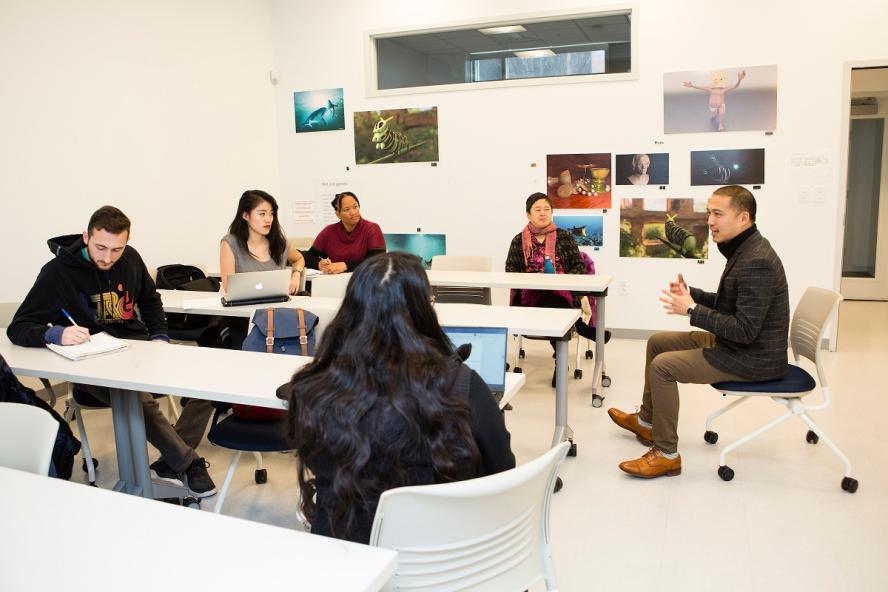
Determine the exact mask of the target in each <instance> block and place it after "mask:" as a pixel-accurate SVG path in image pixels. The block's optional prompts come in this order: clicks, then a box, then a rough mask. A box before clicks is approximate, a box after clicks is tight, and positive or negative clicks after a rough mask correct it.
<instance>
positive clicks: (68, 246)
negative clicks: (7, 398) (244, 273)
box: [6, 235, 167, 347]
mask: <svg viewBox="0 0 888 592" xmlns="http://www.w3.org/2000/svg"><path fill="white" fill-rule="evenodd" d="M47 244H48V245H49V249H50V251H52V252H53V253H54V254H55V257H54V258H53V259H51V260H50V261H49V262H47V263H46V265H44V266H43V269H41V270H40V274H39V275H38V276H37V280H36V281H35V282H34V286H33V287H32V288H31V291H30V292H28V295H27V296H25V300H24V302H22V305H21V306H20V307H19V309H18V311H16V313H15V317H14V318H13V319H12V322H11V323H10V325H9V327H8V328H7V329H6V334H7V335H8V336H9V340H10V341H12V342H13V343H15V344H16V345H24V346H29V347H42V346H43V345H44V344H45V343H46V334H47V331H48V330H50V329H49V328H48V327H47V324H51V325H53V326H60V327H67V326H70V325H71V322H70V321H69V320H68V319H67V318H65V316H64V314H63V313H62V309H63V308H64V309H65V310H66V311H68V313H70V314H71V316H72V317H74V320H75V321H76V322H77V324H78V325H80V326H82V327H86V328H88V329H89V332H90V333H98V332H100V331H105V332H107V333H110V334H111V335H113V336H115V337H120V338H123V339H149V338H151V339H153V338H157V337H161V338H165V337H166V333H167V324H166V317H165V316H164V312H163V303H162V302H161V300H160V295H159V294H158V293H157V290H156V289H155V286H154V280H152V279H151V276H150V275H149V274H148V269H147V268H146V267H145V263H144V262H143V261H142V258H141V257H140V256H139V253H137V252H136V250H135V249H134V248H132V247H130V246H127V247H126V248H125V249H124V251H123V254H122V255H121V257H120V259H118V260H117V262H116V263H115V264H114V266H113V267H112V268H111V269H109V270H107V271H103V270H100V269H98V268H97V267H96V266H95V264H94V263H93V262H92V261H90V260H89V258H88V257H85V256H84V249H85V247H86V245H85V244H84V242H83V238H82V237H81V236H80V235H67V236H61V237H56V238H52V239H50V240H49V241H47Z"/></svg>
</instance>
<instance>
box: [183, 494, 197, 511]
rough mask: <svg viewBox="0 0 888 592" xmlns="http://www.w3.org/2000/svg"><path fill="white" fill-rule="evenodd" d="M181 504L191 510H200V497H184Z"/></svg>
mask: <svg viewBox="0 0 888 592" xmlns="http://www.w3.org/2000/svg"><path fill="white" fill-rule="evenodd" d="M182 505H183V506H184V507H186V508H191V509H192V510H200V499H199V498H196V497H186V498H184V499H183V500H182Z"/></svg>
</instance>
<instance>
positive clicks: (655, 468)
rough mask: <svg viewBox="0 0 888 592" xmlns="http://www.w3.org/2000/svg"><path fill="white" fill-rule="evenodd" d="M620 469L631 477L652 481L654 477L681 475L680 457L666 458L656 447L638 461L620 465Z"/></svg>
mask: <svg viewBox="0 0 888 592" xmlns="http://www.w3.org/2000/svg"><path fill="white" fill-rule="evenodd" d="M620 469H621V470H622V471H623V472H625V473H629V474H630V475H632V476H633V477H641V478H643V479H653V478H654V477H662V476H663V475H666V476H669V477H671V476H673V475H681V455H680V454H679V455H678V456H676V457H675V458H673V459H669V458H666V457H665V456H663V453H662V452H660V450H659V449H658V448H656V447H651V449H650V450H648V451H647V452H645V453H644V456H642V457H641V458H639V459H636V460H627V461H625V462H621V463H620Z"/></svg>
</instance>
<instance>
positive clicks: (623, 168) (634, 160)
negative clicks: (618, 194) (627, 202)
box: [616, 152, 669, 185]
mask: <svg viewBox="0 0 888 592" xmlns="http://www.w3.org/2000/svg"><path fill="white" fill-rule="evenodd" d="M616 163H617V166H616V168H617V185H668V184H669V154H668V153H666V152H661V153H654V154H651V153H641V154H617V156H616Z"/></svg>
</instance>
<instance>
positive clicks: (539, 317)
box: [158, 272, 604, 455]
mask: <svg viewBox="0 0 888 592" xmlns="http://www.w3.org/2000/svg"><path fill="white" fill-rule="evenodd" d="M460 273H462V272H460ZM340 275H344V274H340ZM509 275H533V274H509ZM584 277H594V276H584ZM158 293H159V294H160V295H161V299H162V300H163V308H164V310H165V311H166V312H178V313H182V312H187V313H190V314H205V315H215V314H223V315H226V316H240V317H246V318H252V316H253V311H255V310H256V309H257V308H262V307H264V306H268V305H258V306H257V305H248V306H222V303H221V300H220V295H219V294H215V295H207V293H204V292H187V291H183V290H158ZM183 294H184V295H183ZM195 295H197V296H195ZM341 302H342V300H341V299H340V298H333V297H316V296H310V297H309V296H293V297H291V298H290V301H289V302H285V303H276V304H273V305H271V306H275V307H281V306H283V307H296V306H300V307H303V308H305V309H307V310H310V311H311V312H313V313H315V314H316V315H318V317H319V319H320V324H319V328H318V330H319V331H320V332H323V330H324V325H325V323H327V322H329V321H330V319H332V318H333V316H334V315H335V314H336V311H337V310H338V309H339V305H340V303H341ZM435 312H436V313H437V315H438V322H439V323H440V324H441V325H443V326H450V327H459V326H465V327H506V328H508V329H509V331H510V332H512V333H517V334H521V335H529V336H532V337H548V338H554V339H557V340H558V341H556V343H555V431H554V433H553V435H552V446H556V445H557V444H559V443H560V442H563V441H564V440H570V441H571V443H573V430H572V429H571V427H570V426H569V425H568V423H567V358H568V351H567V350H568V348H567V346H568V341H567V340H565V339H564V338H565V337H566V336H568V335H569V334H570V330H571V328H572V327H573V325H574V323H576V321H577V319H579V318H580V311H579V310H578V309H573V308H535V309H533V310H532V311H530V310H529V309H526V308H520V307H513V306H485V305H480V304H450V303H436V304H435ZM601 314H602V313H601V312H600V313H599V317H600V318H601ZM602 326H603V325H602ZM599 338H600V342H601V343H600V351H599V350H598V349H596V355H599V354H600V355H601V357H602V358H603V357H604V353H603V352H604V331H601V332H600V334H599ZM598 347H599V344H597V343H596V348H598ZM599 364H600V362H599V361H596V366H595V370H596V371H598V372H599V373H600V368H599ZM510 376H516V375H515V374H512V373H507V374H506V378H507V393H506V394H505V395H504V396H503V399H502V401H501V404H502V405H505V402H508V400H509V399H510V398H511V396H512V395H509V394H508V385H509V380H510V379H509V377H510ZM519 376H520V375H519ZM522 384H523V381H522ZM513 394H514V391H513ZM593 395H594V396H597V394H595V391H594V390H593ZM599 400H600V398H599ZM575 453H576V447H572V448H571V454H572V455H574V454H575Z"/></svg>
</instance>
